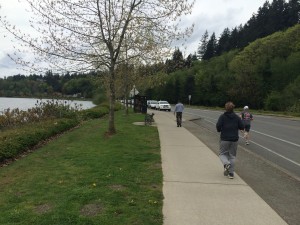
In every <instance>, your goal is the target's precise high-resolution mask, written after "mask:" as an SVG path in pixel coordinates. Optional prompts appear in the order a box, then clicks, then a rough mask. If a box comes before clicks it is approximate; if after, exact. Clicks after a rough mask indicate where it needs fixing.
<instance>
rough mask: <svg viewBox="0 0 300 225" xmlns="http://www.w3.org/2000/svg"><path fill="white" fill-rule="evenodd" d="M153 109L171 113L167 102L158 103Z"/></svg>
mask: <svg viewBox="0 0 300 225" xmlns="http://www.w3.org/2000/svg"><path fill="white" fill-rule="evenodd" d="M155 109H157V110H166V111H171V105H170V104H169V102H167V101H158V102H157V104H156V106H155Z"/></svg>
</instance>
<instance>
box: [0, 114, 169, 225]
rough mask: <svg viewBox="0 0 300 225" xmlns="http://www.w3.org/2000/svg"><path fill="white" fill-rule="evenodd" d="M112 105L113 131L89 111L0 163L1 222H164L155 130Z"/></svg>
mask: <svg viewBox="0 0 300 225" xmlns="http://www.w3.org/2000/svg"><path fill="white" fill-rule="evenodd" d="M143 120H144V115H141V114H129V115H128V116H126V115H124V112H122V111H119V112H116V127H117V130H118V133H117V134H116V135H114V136H111V137H106V136H105V135H104V133H105V131H106V130H107V124H108V122H107V118H102V119H95V120H90V121H87V122H84V124H83V125H82V126H81V127H79V128H77V129H75V130H73V131H72V132H68V133H66V134H64V135H62V136H61V137H59V138H58V139H56V140H54V141H51V142H50V143H48V144H47V145H45V146H44V147H42V148H40V149H38V150H37V151H35V152H34V153H32V154H29V155H28V156H26V157H25V158H22V159H20V160H18V161H16V162H14V163H13V164H11V165H9V166H7V167H3V168H1V169H0V187H1V188H0V208H1V210H0V224H2V225H6V224H7V225H8V224H22V225H26V224H28V225H29V224H30V225H34V224H39V225H40V224H43V225H47V224H49V225H50V224H51V225H54V224H57V225H64V224H68V225H69V224H72V225H76V224H82V225H89V224H105V225H106V224H107V225H109V224H114V225H116V224H122V225H126V224H128V225H129V224H130V225H131V224H143V225H147V224H149V225H150V224H151V225H155V224H162V220H163V219H162V200H163V195H162V170H161V158H160V145H159V137H158V132H157V129H156V128H155V127H150V126H137V125H133V122H137V121H143Z"/></svg>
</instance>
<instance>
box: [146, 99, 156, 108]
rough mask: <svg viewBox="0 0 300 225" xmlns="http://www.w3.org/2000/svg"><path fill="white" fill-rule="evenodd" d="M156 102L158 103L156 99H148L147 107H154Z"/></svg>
mask: <svg viewBox="0 0 300 225" xmlns="http://www.w3.org/2000/svg"><path fill="white" fill-rule="evenodd" d="M157 103H158V102H157V101H156V100H150V101H149V104H148V107H149V108H150V109H155V108H156V104H157Z"/></svg>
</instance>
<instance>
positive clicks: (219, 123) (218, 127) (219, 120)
mask: <svg viewBox="0 0 300 225" xmlns="http://www.w3.org/2000/svg"><path fill="white" fill-rule="evenodd" d="M222 123H223V119H222V115H221V116H220V117H219V119H218V122H217V124H216V128H217V131H218V132H221V130H222Z"/></svg>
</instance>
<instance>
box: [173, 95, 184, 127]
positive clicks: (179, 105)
mask: <svg viewBox="0 0 300 225" xmlns="http://www.w3.org/2000/svg"><path fill="white" fill-rule="evenodd" d="M183 110H184V106H183V104H182V103H181V102H180V101H178V103H177V104H176V105H175V109H174V115H175V116H176V122H177V127H181V123H182V112H183Z"/></svg>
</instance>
